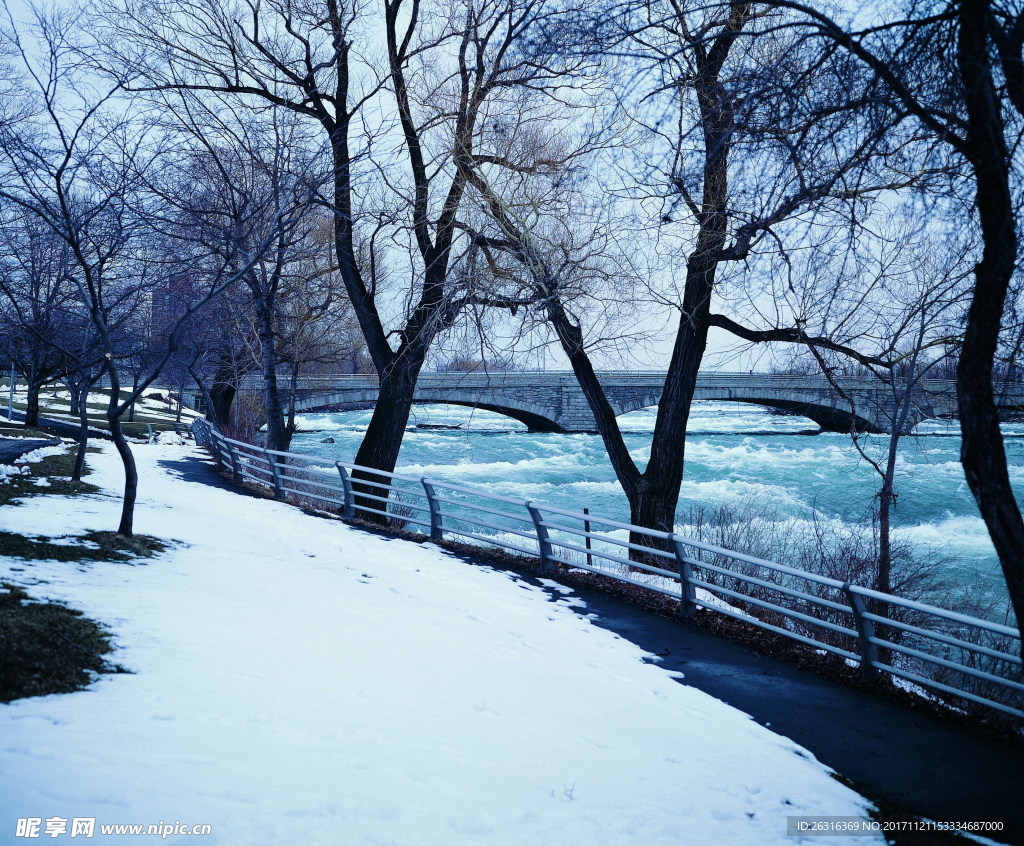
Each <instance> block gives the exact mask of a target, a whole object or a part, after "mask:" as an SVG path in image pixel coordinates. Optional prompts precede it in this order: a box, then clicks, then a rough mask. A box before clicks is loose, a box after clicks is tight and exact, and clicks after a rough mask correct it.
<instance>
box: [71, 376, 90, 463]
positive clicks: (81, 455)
mask: <svg viewBox="0 0 1024 846" xmlns="http://www.w3.org/2000/svg"><path fill="white" fill-rule="evenodd" d="M71 396H72V399H74V398H77V399H78V452H76V453H75V469H74V471H73V472H72V474H71V481H72V482H81V481H82V474H83V473H84V472H85V450H86V449H87V448H88V446H89V402H88V400H89V387H88V384H85V385H82V387H81V390H78V391H72V392H71Z"/></svg>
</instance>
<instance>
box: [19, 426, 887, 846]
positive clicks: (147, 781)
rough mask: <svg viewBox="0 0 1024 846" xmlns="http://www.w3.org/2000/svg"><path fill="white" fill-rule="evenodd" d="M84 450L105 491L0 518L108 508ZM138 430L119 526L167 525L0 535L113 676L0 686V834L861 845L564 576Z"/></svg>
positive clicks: (407, 845) (824, 799)
mask: <svg viewBox="0 0 1024 846" xmlns="http://www.w3.org/2000/svg"><path fill="white" fill-rule="evenodd" d="M104 449H105V452H104V453H103V454H102V455H95V456H90V463H91V464H92V465H93V467H94V468H95V472H94V474H93V475H92V476H90V477H89V481H90V482H92V483H94V484H98V485H100V486H101V487H102V488H103V489H104V490H106V491H109V492H110V493H108V494H106V495H102V496H92V497H78V498H69V499H60V498H56V497H49V496H38V497H34V498H31V499H28V500H26V501H25V502H24V504H23V505H21V506H19V507H16V508H10V507H8V508H3V509H0V527H2V528H5V529H7V530H16V531H20V532H26V533H38V534H46V535H50V536H53V535H55V534H59V533H62V532H66V533H69V534H78V533H81V532H84V531H86V530H92V529H111V528H114V527H115V526H116V523H117V514H118V511H119V507H120V500H119V498H118V496H117V495H116V491H117V490H118V489H119V487H120V471H119V465H118V462H117V460H116V455H115V454H114V453H113V452H112V449H111V447H110V446H109V445H106V446H104ZM135 452H136V455H137V458H138V463H139V469H140V473H141V478H142V484H141V490H140V499H139V504H138V510H137V519H136V528H137V530H138V531H140V532H144V533H147V534H151V535H157V536H159V537H162V538H173V539H175V540H176V541H177V542H178V543H177V545H176V546H174V548H172V549H171V550H170V551H168V552H166V553H164V554H162V555H161V556H158V557H157V558H155V559H151V560H146V561H144V562H140V563H138V564H134V565H133V564H124V563H109V564H105V563H92V564H88V565H78V564H58V563H55V562H54V563H33V564H26V563H25V562H23V561H21V560H18V559H8V558H3V557H0V577H2V578H3V579H5V580H8V581H13V582H16V583H19V584H21V585H24V586H26V587H27V588H28V590H29V592H30V593H31V594H32V595H33V596H34V597H37V598H55V599H61V600H65V601H67V602H68V603H69V604H71V605H72V606H74V607H77V608H80V609H82V610H83V611H85V612H86V613H87V614H88V615H90V616H91V617H93V618H95V619H97V620H100V621H102V622H104V623H106V624H107V625H108V626H109V627H110V629H111V631H112V632H113V634H114V637H115V640H116V644H117V649H116V651H115V653H114V654H113V655H112V656H111V657H112V659H113V660H114V661H116V662H118V663H120V664H122V665H123V666H125V667H127V668H129V669H131V670H132V671H133V673H132V674H121V675H106V676H103V677H101V678H99V679H98V680H97V681H96V682H95V683H94V684H93V685H92V686H91V687H90V688H89V689H88V690H87V691H83V692H79V693H74V694H66V695H55V696H46V697H40V698H34V699H23V700H18V701H16V702H13V703H11V704H10V705H0V774H2V779H3V790H2V791H0V843H25V842H28V840H27V839H25V838H19V837H17V836H16V825H17V820H18V819H19V818H21V819H25V818H39V819H40V820H42V823H41V827H40V832H41V833H42V832H45V825H46V822H45V821H46V820H47V819H48V818H60V819H66V820H73V819H74V818H82V819H95V820H96V828H95V837H94V838H93V840H95V841H103V840H106V841H107V842H126V843H127V842H132V841H133V840H134V838H133V837H131V836H121V837H117V836H113V837H109V838H103V837H102V836H101V834H100V825H102V824H159V823H164V824H165V825H167V824H170V825H174V824H176V823H179V822H180V823H181V824H183V825H184V824H187V825H193V824H201V825H202V824H206V825H209V826H211V828H212V834H211V835H209V836H207V837H204V838H203V839H201V840H199V841H198V842H208V843H222V844H244V845H245V846H247V845H248V844H253V846H274V845H275V844H286V845H287V846H291V845H292V844H303V846H307V844H332V846H333V844H346V846H364V844H365V845H366V846H370V845H371V844H396V846H415V844H428V845H429V846H459V844H467V846H468V844H473V846H477V844H508V845H509V846H530V845H531V844H537V846H541V844H543V846H551V844H558V846H573V845H576V846H591V844H592V845H593V846H615V844H635V846H640V845H641V844H643V846H656V844H672V846H678V844H698V845H699V844H716V846H718V844H721V845H722V846H726V844H736V846H759V844H770V843H778V844H789V845H790V846H793V844H796V843H800V842H806V843H807V844H824V843H829V842H834V843H838V844H842V846H854V844H858V843H864V842H868V838H866V837H863V838H862V837H845V836H844V837H836V838H834V840H833V838H830V837H808V838H806V841H804V839H803V838H799V837H787V836H786V818H787V816H791V815H794V816H795V815H816V814H827V815H856V816H866V811H865V809H866V807H867V802H866V800H864V799H863V798H862V797H860V796H858V795H857V794H855V793H853V792H852V791H850V790H849V789H847V788H846V787H844V786H842V785H841V784H839V783H838V782H837V781H835V780H834V779H833V778H832V777H831V776H830V774H829V773H828V771H827V770H826V768H825V767H823V766H822V765H820V764H819V763H817V762H816V761H815V760H814V759H813V758H812V756H811V755H810V754H809V753H807V752H805V751H803V750H802V749H800V748H799V747H798V746H796V745H795V744H794V743H793V742H792V741H790V740H787V739H785V738H782V737H779V736H778V735H775V734H773V733H772V732H770V731H768V730H767V729H765V728H763V727H761V726H759V725H757V724H756V723H754V722H753V721H752V720H751V719H749V718H748V717H747V716H746V715H744V714H742V713H740V712H739V711H736V710H735V709H733V708H731V707H729V706H727V705H725V704H723V703H721V702H719V701H718V700H716V699H713V698H712V697H710V696H708V695H706V694H704V693H702V692H700V691H698V690H696V689H693V688H690V687H687V686H685V684H680V683H679V682H678V681H676V680H675V679H674V678H672V677H671V675H670V674H669V673H668V672H666V671H665V670H662V669H660V668H659V667H657V666H656V665H654V664H650V663H645V659H646V660H651V659H652V656H649V655H646V654H645V653H644V652H643V651H642V650H640V649H639V648H638V647H636V646H635V645H633V644H631V643H629V642H627V641H625V640H622V639H620V638H619V637H617V636H616V635H614V634H612V633H610V632H608V631H606V630H604V629H601V628H600V627H599V626H598V625H595V624H594V623H593V622H592V621H591V620H589V619H587V618H586V617H584V616H581V615H580V614H579V613H578V609H579V606H580V601H579V600H578V599H575V598H574V597H573V596H572V594H571V592H569V591H568V590H567V589H565V588H561V589H553V588H549V589H547V590H545V589H543V588H540V587H534V586H530V585H527V584H524V583H523V582H521V581H519V580H517V579H515V578H512V577H510V576H509V575H507V574H504V573H501V572H498V571H495V570H491V569H489V568H486V567H481V566H474V565H470V564H467V563H464V562H462V561H460V560H458V559H457V558H454V557H453V556H451V555H449V554H448V553H446V552H445V551H443V550H441V549H438V548H436V547H434V546H431V545H429V544H424V545H415V544H411V543H408V542H404V541H400V540H390V539H387V538H382V537H377V536H374V535H370V534H365V533H361V532H358V531H355V530H352V529H350V528H348V527H346V526H345V525H343V524H342V523H340V522H337V521H329V520H324V519H320V518H317V517H314V516H310V515H306V514H303V513H302V512H300V511H299V510H298V509H296V508H293V507H290V506H287V505H283V504H281V503H277V502H273V501H269V500H260V499H253V498H248V497H244V496H240V495H238V494H237V493H233V492H231V491H227V490H221V489H218V488H215V487H209V486H206V485H204V484H202V483H201V482H199V481H189V480H186V479H184V478H181V474H182V472H183V471H186V470H188V471H189V472H194V471H195V470H196V465H197V464H198V463H199V461H200V459H199V458H198V456H199V453H198V451H197V450H196V449H195V448H194V447H188V446H179V445H159V444H157V445H151V446H139V447H137V448H136V449H135ZM199 476H200V477H201V478H205V476H204V471H201V470H200V472H199ZM574 607H575V608H576V609H577V610H574ZM23 825H24V824H23ZM58 826H59V824H58ZM70 827H71V823H70V822H69V824H68V832H67V833H65V834H60V835H58V837H57V838H54V839H57V840H58V841H59V840H63V839H64V838H70ZM44 836H45V835H44ZM166 840H167V842H184V841H189V842H197V841H196V839H195V838H191V837H184V836H181V837H176V836H174V835H172V836H169V837H167V838H166ZM48 842H49V840H48ZM870 842H884V841H882V840H880V839H879V840H877V841H876V840H871V841H870Z"/></svg>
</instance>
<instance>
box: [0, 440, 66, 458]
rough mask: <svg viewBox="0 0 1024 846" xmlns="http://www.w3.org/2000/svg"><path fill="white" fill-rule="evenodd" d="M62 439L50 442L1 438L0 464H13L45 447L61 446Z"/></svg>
mask: <svg viewBox="0 0 1024 846" xmlns="http://www.w3.org/2000/svg"><path fill="white" fill-rule="evenodd" d="M60 444H61V439H60V438H54V439H53V440H50V441H44V440H40V439H39V438H0V464H11V463H13V462H14V461H15V460H16V459H18V458H20V457H21V456H23V455H24V454H25V453H27V452H32V450H36V449H39V448H40V447H45V446H60Z"/></svg>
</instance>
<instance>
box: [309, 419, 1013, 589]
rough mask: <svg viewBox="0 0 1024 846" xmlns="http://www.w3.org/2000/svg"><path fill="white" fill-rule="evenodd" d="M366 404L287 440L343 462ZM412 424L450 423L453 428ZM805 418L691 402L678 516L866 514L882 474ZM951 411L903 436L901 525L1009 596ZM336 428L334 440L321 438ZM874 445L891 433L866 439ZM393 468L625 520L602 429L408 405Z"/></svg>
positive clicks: (641, 440) (642, 423)
mask: <svg viewBox="0 0 1024 846" xmlns="http://www.w3.org/2000/svg"><path fill="white" fill-rule="evenodd" d="M654 414H655V410H654V409H643V410H642V411H637V412H632V413H631V414H628V415H624V416H623V417H622V418H620V420H621V422H622V423H623V428H624V429H627V430H628V434H627V436H626V438H627V444H628V446H629V448H630V451H631V453H632V455H633V457H634V459H635V460H636V461H637V462H638V463H640V464H641V465H644V464H645V462H646V461H647V459H648V458H649V455H650V433H651V431H652V430H653V426H654ZM369 417H370V412H369V411H355V412H344V413H335V414H309V415H304V416H302V417H301V418H300V427H301V429H300V432H299V433H298V434H297V435H296V437H295V439H294V441H293V446H292V449H293V450H294V451H296V452H306V453H311V454H315V455H319V456H323V457H327V458H331V459H332V460H343V461H352V459H353V457H354V455H355V451H356V449H357V448H358V446H359V442H360V439H361V437H362V433H363V431H364V430H365V427H366V424H367V422H368V420H369ZM417 424H435V425H436V424H445V425H450V426H459V428H458V429H457V430H439V429H422V428H416V426H417ZM1004 428H1005V434H1006V435H1007V441H1006V447H1007V454H1008V457H1009V460H1010V464H1011V476H1012V479H1013V481H1014V484H1015V485H1016V486H1018V489H1019V491H1020V492H1021V494H1024V425H1022V424H1009V425H1007V426H1006V427H1004ZM816 431H817V427H816V425H815V424H813V423H812V422H811V421H809V420H807V419H806V418H802V417H792V416H780V415H775V414H771V413H769V412H767V411H764V410H762V409H760V408H759V407H757V406H751V405H744V404H739V403H720V402H713V403H712V402H704V403H696V404H695V406H694V413H693V415H692V416H691V420H690V426H689V428H688V435H687V442H686V454H687V463H686V475H685V478H684V481H683V486H682V495H681V501H680V510H679V520H680V526H681V528H682V529H685V523H686V517H687V513H688V511H689V510H690V509H691V508H692V507H694V506H698V505H705V506H711V507H715V508H717V507H719V506H725V507H727V508H731V509H735V510H736V511H737V512H739V511H743V510H746V511H747V512H748V513H750V511H751V510H753V511H755V512H756V513H758V514H759V515H764V514H766V515H769V516H770V519H772V520H788V521H792V522H793V523H794V525H804V526H806V525H807V524H808V523H809V522H810V521H816V522H817V523H818V524H819V525H829V526H832V527H835V526H837V525H839V526H845V527H853V526H855V525H857V524H860V523H862V522H863V521H870V514H871V510H872V504H873V499H874V495H875V492H876V490H877V488H878V484H879V479H878V476H877V475H876V474H875V472H874V471H873V470H872V469H871V467H870V466H869V464H868V463H867V462H866V461H864V460H863V459H862V458H861V457H860V456H859V455H858V454H857V451H856V450H855V449H854V447H853V446H852V444H851V443H850V438H849V436H848V435H841V434H836V433H830V432H822V433H820V434H810V433H811V432H816ZM957 432H958V429H957V424H956V423H949V422H946V421H928V422H926V423H923V424H922V425H921V426H919V427H918V429H917V430H916V431H915V435H914V436H910V437H905V438H904V439H903V440H902V441H901V446H900V456H899V460H898V463H897V479H896V489H897V494H898V499H897V502H896V504H895V508H894V517H893V522H894V526H895V527H896V532H897V535H898V537H900V538H902V539H904V540H905V541H907V542H909V543H910V544H911V545H912V547H913V548H914V550H915V554H916V555H917V556H919V557H920V558H921V560H928V561H936V562H939V563H940V565H941V566H942V568H943V569H944V570H946V571H947V573H950V574H952V575H954V576H955V577H956V578H957V579H959V580H960V581H961V582H962V583H963V584H964V585H965V586H966V585H974V586H976V587H980V588H981V589H982V590H983V591H984V592H985V593H986V594H988V595H992V596H994V597H997V598H998V597H1004V598H1005V587H1004V586H1003V583H1002V578H1001V576H1000V573H999V567H998V562H997V560H996V556H995V552H994V550H993V548H992V544H991V541H990V540H989V538H988V534H987V532H986V530H985V526H984V523H983V522H982V520H981V518H980V517H979V515H978V511H977V508H976V506H975V504H974V501H973V499H972V497H971V494H970V491H969V490H968V488H967V483H966V481H965V480H964V476H963V470H962V469H961V467H960V464H959V449H960V440H959V437H958V436H957ZM328 436H330V437H332V438H334V440H335V443H333V444H327V443H322V440H323V439H324V438H325V437H328ZM865 443H866V445H867V449H868V450H869V451H870V452H872V453H878V454H880V453H881V450H883V449H884V448H885V447H886V446H887V444H888V437H887V436H874V438H873V439H872V438H867V439H865ZM398 470H399V472H403V473H409V474H411V475H417V476H420V475H422V476H431V477H435V478H438V479H444V480H447V481H451V482H456V483H460V484H465V485H473V486H478V487H485V488H486V489H487V490H489V491H491V492H493V493H498V494H504V495H506V496H512V497H520V498H523V499H536V500H539V501H543V502H546V503H549V504H552V505H557V506H561V507H564V508H572V509H581V508H583V507H584V506H586V507H589V508H590V510H591V511H592V512H593V513H595V514H602V515H605V516H608V517H612V518H615V519H621V520H626V521H628V515H629V510H628V507H627V505H626V499H625V497H624V496H623V494H622V491H621V489H620V488H619V485H618V482H617V481H616V480H615V477H614V474H613V472H612V469H611V465H610V464H609V462H608V459H607V458H606V456H605V453H604V448H603V445H602V443H601V439H600V438H599V437H598V436H597V435H583V434H550V433H534V432H528V431H527V430H526V428H525V427H524V426H523V425H522V424H520V423H518V422H517V421H514V420H511V419H509V418H507V417H503V416H501V415H498V414H494V413H491V412H486V411H479V410H473V409H469V408H463V407H460V406H444V405H423V406H415V407H414V414H413V418H412V419H411V420H410V424H409V429H408V431H407V433H406V437H405V441H404V443H403V446H402V451H401V453H400V456H399V467H398Z"/></svg>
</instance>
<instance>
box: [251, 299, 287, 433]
mask: <svg viewBox="0 0 1024 846" xmlns="http://www.w3.org/2000/svg"><path fill="white" fill-rule="evenodd" d="M257 308H258V310H259V313H260V363H261V364H262V365H263V403H264V405H265V406H266V412H267V449H276V450H281V451H282V452H284V451H287V449H288V446H289V445H290V444H291V440H292V435H291V432H290V431H288V427H287V426H286V425H285V421H284V409H283V408H282V407H281V394H280V391H279V390H278V388H277V351H276V349H275V343H274V341H275V339H274V334H275V333H274V322H273V321H274V316H273V312H272V310H271V309H270V307H269V306H267V305H266V304H265V303H264V302H262V301H260V300H257Z"/></svg>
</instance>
